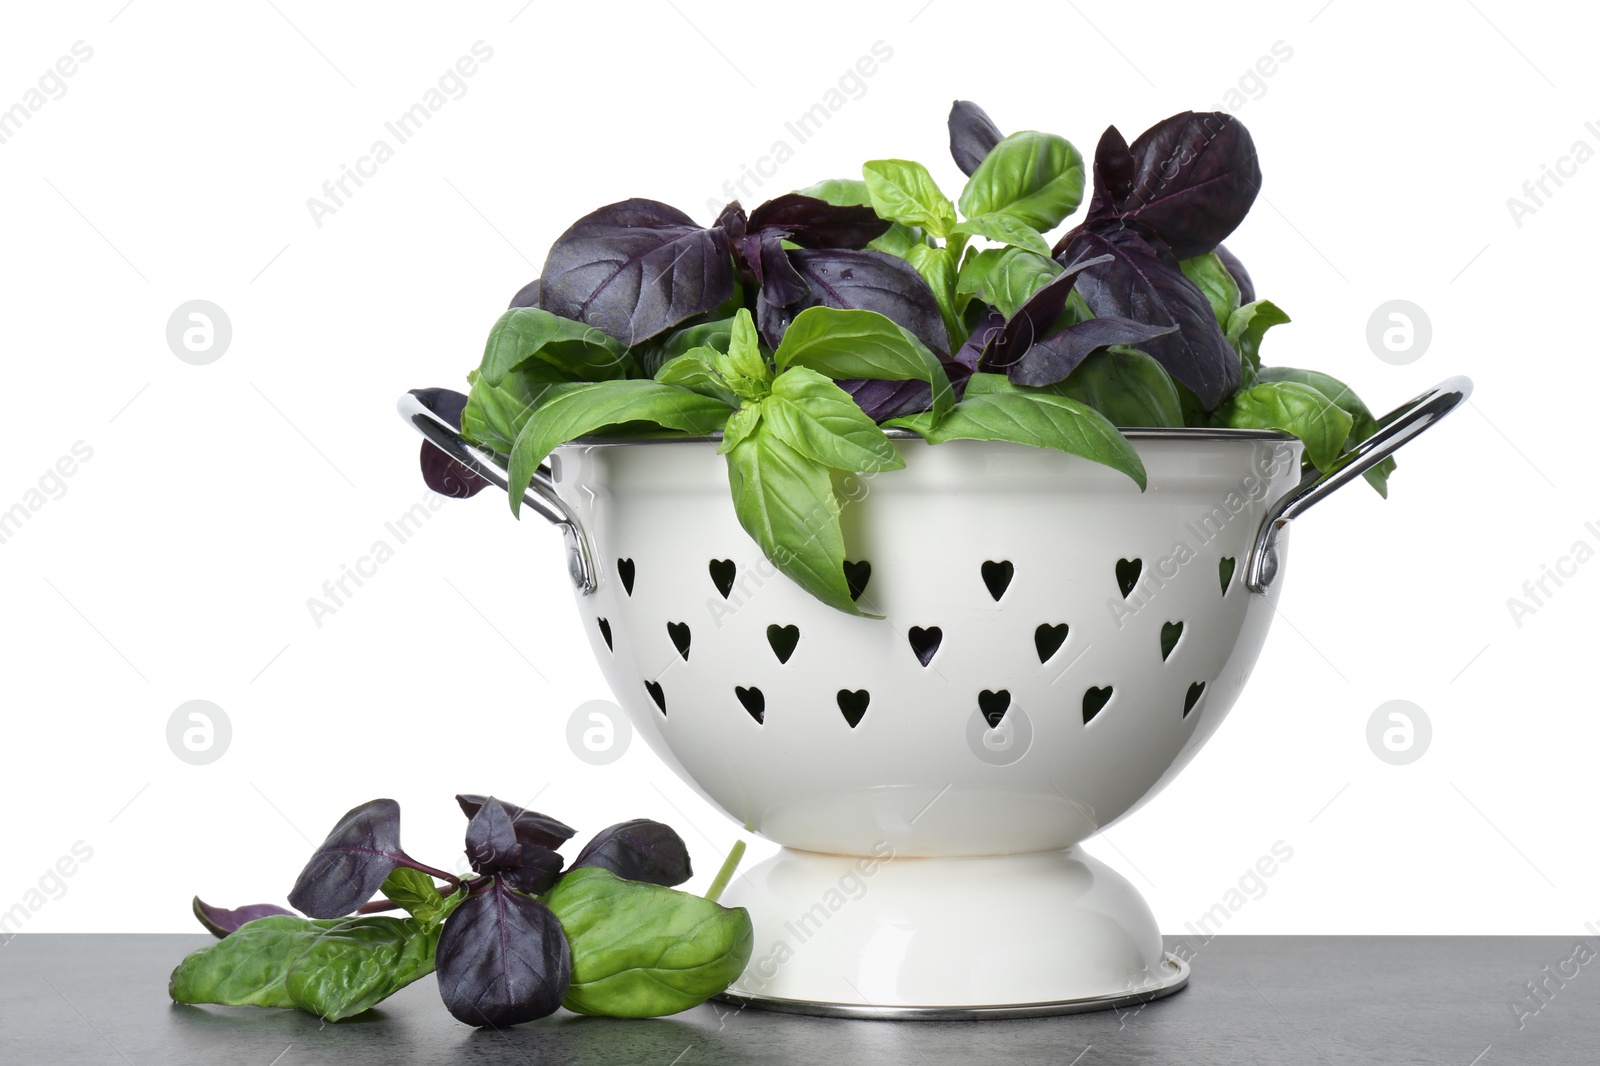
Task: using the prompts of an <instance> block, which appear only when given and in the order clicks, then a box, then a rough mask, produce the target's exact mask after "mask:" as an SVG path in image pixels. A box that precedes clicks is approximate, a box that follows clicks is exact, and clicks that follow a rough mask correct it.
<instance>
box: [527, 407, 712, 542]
mask: <svg viewBox="0 0 1600 1066" xmlns="http://www.w3.org/2000/svg"><path fill="white" fill-rule="evenodd" d="M728 415H729V410H728V405H727V404H725V403H723V402H722V401H721V400H716V399H712V398H711V397H709V396H701V395H700V394H699V393H695V392H690V391H689V390H688V389H680V388H678V387H677V386H675V385H663V384H661V383H660V382H657V381H652V380H651V379H649V378H634V379H630V380H626V381H585V382H578V383H575V384H571V385H556V386H553V387H552V388H551V389H550V390H549V391H548V392H546V393H545V397H544V400H543V401H542V402H541V403H540V404H539V406H538V407H536V408H535V409H534V412H533V415H532V417H530V418H529V419H528V421H527V424H526V425H524V426H523V427H522V432H521V433H519V434H517V440H516V443H515V444H514V445H513V446H512V448H511V470H510V473H511V484H510V496H511V513H512V514H517V513H519V512H520V511H521V508H522V494H523V493H524V492H526V491H527V488H528V485H529V483H530V482H531V481H532V480H533V475H534V471H536V470H538V468H539V464H540V463H541V462H543V461H544V458H545V456H547V455H549V454H550V452H551V451H552V450H554V449H555V448H556V447H557V446H558V445H561V444H565V443H566V442H567V441H569V440H573V439H574V438H576V437H581V436H583V435H584V434H585V433H593V432H594V431H595V430H597V429H604V428H606V427H607V426H616V425H621V424H623V423H625V422H647V423H653V424H654V425H657V426H660V427H661V428H662V429H669V430H681V431H682V432H684V433H692V434H695V435H697V436H703V435H707V434H711V433H715V432H716V431H717V430H719V429H721V428H722V425H723V423H724V422H726V421H727V420H728Z"/></svg>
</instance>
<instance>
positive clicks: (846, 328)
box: [773, 307, 954, 414]
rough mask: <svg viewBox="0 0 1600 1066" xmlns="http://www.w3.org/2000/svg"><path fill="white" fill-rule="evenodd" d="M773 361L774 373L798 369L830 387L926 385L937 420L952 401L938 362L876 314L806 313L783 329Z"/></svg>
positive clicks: (812, 309) (826, 309) (825, 309)
mask: <svg viewBox="0 0 1600 1066" xmlns="http://www.w3.org/2000/svg"><path fill="white" fill-rule="evenodd" d="M773 358H774V360H775V361H776V362H777V364H778V369H779V370H780V371H782V370H784V369H786V368H788V367H791V366H803V367H807V368H808V369H811V370H815V371H816V372H817V373H819V374H824V375H826V376H828V377H830V378H833V379H834V380H835V381H846V380H849V379H851V378H874V379H878V380H882V381H926V382H927V383H928V384H929V386H930V387H931V388H932V390H933V410H934V412H935V413H937V414H943V413H944V412H946V411H948V410H949V409H950V405H951V403H952V401H953V399H954V397H953V396H952V395H951V392H950V379H949V377H948V376H947V375H946V374H945V372H944V367H943V366H941V365H940V364H939V357H938V356H936V355H934V354H933V353H932V352H930V351H929V350H928V348H927V346H926V345H924V344H923V343H922V342H921V341H920V340H918V339H917V338H916V337H915V336H913V335H912V334H911V333H910V332H908V331H906V330H904V329H902V328H901V327H900V326H898V325H896V324H895V323H894V322H891V321H890V320H889V319H887V318H885V317H884V316H883V315H880V314H878V313H877V312H876V311H861V310H839V309H837V308H833V307H808V308H806V309H805V310H804V311H801V312H800V313H799V314H798V315H796V316H795V318H794V321H793V322H791V323H790V324H789V329H788V331H787V332H785V333H784V335H783V341H782V343H780V344H779V345H778V350H777V352H776V353H775V354H774V356H773Z"/></svg>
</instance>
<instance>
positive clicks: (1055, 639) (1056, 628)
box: [1033, 622, 1067, 663]
mask: <svg viewBox="0 0 1600 1066" xmlns="http://www.w3.org/2000/svg"><path fill="white" fill-rule="evenodd" d="M1066 642H1067V623H1065V622H1061V623H1059V624H1057V625H1051V624H1050V623H1049V622H1045V623H1043V624H1042V625H1040V626H1039V628H1038V629H1035V630H1034V631H1033V647H1034V650H1035V651H1037V652H1038V653H1039V661H1040V662H1041V663H1047V662H1049V661H1050V657H1051V656H1052V655H1054V654H1055V653H1056V652H1058V651H1060V650H1061V645H1063V644H1065V643H1066Z"/></svg>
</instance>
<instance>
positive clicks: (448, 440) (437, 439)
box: [395, 392, 597, 596]
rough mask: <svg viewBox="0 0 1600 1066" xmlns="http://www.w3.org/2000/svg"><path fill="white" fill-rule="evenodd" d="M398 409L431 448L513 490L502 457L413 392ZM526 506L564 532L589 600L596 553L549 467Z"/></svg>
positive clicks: (570, 566)
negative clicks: (559, 493) (463, 432)
mask: <svg viewBox="0 0 1600 1066" xmlns="http://www.w3.org/2000/svg"><path fill="white" fill-rule="evenodd" d="M395 406H396V408H397V409H398V410H399V411H400V417H401V418H403V419H405V420H406V421H407V422H409V423H410V424H411V428H412V429H415V430H416V431H417V432H418V433H420V434H422V436H423V437H424V438H426V439H427V441H428V443H429V444H432V445H433V446H434V447H435V448H438V449H439V450H440V451H442V452H444V453H445V454H446V455H448V456H449V457H450V458H451V459H454V460H455V461H456V462H458V463H460V464H461V465H462V466H464V467H466V468H467V469H468V470H471V471H472V472H473V473H474V474H477V475H478V476H479V477H481V478H483V479H484V480H485V481H487V482H489V483H490V484H491V485H495V486H497V487H499V488H502V489H507V490H509V488H510V483H511V473H510V471H508V470H507V469H506V467H505V464H504V463H503V462H502V461H501V459H500V456H498V455H496V454H495V453H494V452H491V451H488V450H486V449H483V448H480V447H478V446H477V445H475V444H472V443H470V442H469V441H468V440H467V439H466V438H465V437H463V436H462V435H461V434H460V433H457V432H456V429H455V427H454V426H452V425H451V424H450V423H448V422H446V421H445V420H444V419H442V418H440V417H439V416H438V415H436V414H434V413H433V412H432V411H430V410H428V408H427V407H426V406H425V405H424V404H423V402H422V401H421V400H419V399H417V397H415V396H413V395H412V394H411V393H409V392H408V393H406V394H405V395H404V396H402V397H400V399H399V401H398V402H397V403H396V404H395ZM522 502H523V504H524V505H526V506H528V507H531V508H533V509H534V511H536V512H537V513H538V514H539V515H540V517H542V518H544V519H545V520H546V521H547V522H549V523H550V524H551V525H553V526H555V527H556V528H558V529H560V530H561V536H562V539H563V540H565V541H566V544H567V572H568V573H569V574H570V575H571V576H572V585H573V587H574V588H576V589H579V590H580V591H582V592H583V594H584V595H585V596H587V595H588V594H589V593H591V592H593V591H594V590H595V588H596V587H597V583H596V581H595V569H594V552H593V550H592V549H591V548H590V546H589V537H588V534H587V533H585V532H584V529H583V526H582V525H581V524H579V522H578V516H577V515H575V514H573V512H572V508H570V507H568V506H567V503H566V501H565V500H563V499H561V497H559V496H557V495H556V483H555V481H554V480H553V479H552V478H551V476H550V468H549V467H547V466H541V467H539V469H538V470H537V471H535V472H534V475H533V481H532V482H531V483H530V484H529V485H528V491H526V492H524V493H523V494H522Z"/></svg>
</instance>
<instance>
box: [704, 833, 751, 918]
mask: <svg viewBox="0 0 1600 1066" xmlns="http://www.w3.org/2000/svg"><path fill="white" fill-rule="evenodd" d="M742 858H744V841H743V840H736V841H734V844H733V850H732V851H729V852H728V857H727V858H726V859H723V860H722V869H720V870H718V871H717V876H716V877H713V878H712V879H711V887H710V888H708V889H706V899H708V900H710V901H711V902H712V903H715V902H716V901H717V900H718V899H720V898H721V897H722V890H723V889H725V888H727V887H728V882H729V881H732V880H733V871H735V870H737V869H738V868H739V860H740V859H742Z"/></svg>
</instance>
